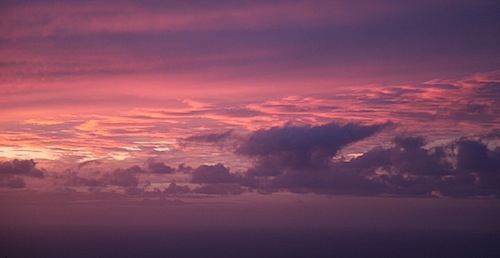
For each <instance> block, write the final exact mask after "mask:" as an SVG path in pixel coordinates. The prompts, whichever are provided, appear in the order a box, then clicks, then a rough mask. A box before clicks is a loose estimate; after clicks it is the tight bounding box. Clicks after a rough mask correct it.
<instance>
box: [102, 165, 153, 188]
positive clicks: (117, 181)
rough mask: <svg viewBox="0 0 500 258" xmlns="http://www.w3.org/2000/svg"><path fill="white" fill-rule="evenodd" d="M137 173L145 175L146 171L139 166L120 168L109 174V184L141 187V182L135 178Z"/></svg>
mask: <svg viewBox="0 0 500 258" xmlns="http://www.w3.org/2000/svg"><path fill="white" fill-rule="evenodd" d="M137 173H144V170H142V168H141V167H139V166H137V165H135V166H132V167H129V168H126V169H121V168H119V169H116V170H115V171H113V173H111V174H109V178H108V182H109V184H110V185H117V186H123V187H136V186H138V185H139V180H138V179H137V177H136V176H135V175H136V174H137Z"/></svg>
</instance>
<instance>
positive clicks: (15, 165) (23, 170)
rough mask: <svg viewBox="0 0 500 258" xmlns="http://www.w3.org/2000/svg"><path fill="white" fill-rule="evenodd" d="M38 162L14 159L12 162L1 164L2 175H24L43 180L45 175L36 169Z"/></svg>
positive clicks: (0, 171) (0, 172) (0, 173)
mask: <svg viewBox="0 0 500 258" xmlns="http://www.w3.org/2000/svg"><path fill="white" fill-rule="evenodd" d="M35 166H36V162H35V161H34V160H32V159H30V160H27V159H26V160H19V159H14V160H12V161H4V162H0V175H22V176H30V177H38V178H43V177H44V176H45V173H44V171H43V170H40V169H38V168H36V167H35Z"/></svg>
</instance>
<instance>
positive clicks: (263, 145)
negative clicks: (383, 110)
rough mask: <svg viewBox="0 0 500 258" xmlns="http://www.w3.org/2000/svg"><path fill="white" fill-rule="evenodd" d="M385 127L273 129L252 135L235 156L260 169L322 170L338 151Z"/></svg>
mask: <svg viewBox="0 0 500 258" xmlns="http://www.w3.org/2000/svg"><path fill="white" fill-rule="evenodd" d="M389 125H391V124H390V123H386V124H378V125H371V126H363V125H360V124H354V123H350V124H346V125H339V124H336V123H329V124H325V125H320V126H308V125H306V126H285V127H273V128H271V129H265V130H259V131H256V132H254V133H253V134H252V135H251V136H250V138H249V139H248V140H247V141H246V142H245V143H244V144H242V145H241V146H240V147H239V148H238V149H237V150H236V153H238V154H242V155H247V156H252V157H256V158H257V163H258V164H260V165H264V166H267V165H272V166H276V167H286V168H291V169H309V168H325V167H327V166H328V163H329V161H330V159H331V158H332V157H333V156H334V155H335V154H336V153H337V152H338V151H339V150H340V149H341V148H342V147H345V146H346V145H348V144H351V143H354V142H357V141H359V140H362V139H364V138H367V137H369V136H371V135H373V134H375V133H377V132H379V131H381V130H382V129H384V128H386V127H388V126H389Z"/></svg>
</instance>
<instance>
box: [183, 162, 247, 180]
mask: <svg viewBox="0 0 500 258" xmlns="http://www.w3.org/2000/svg"><path fill="white" fill-rule="evenodd" d="M237 181H238V177H237V176H236V175H234V174H231V173H229V168H226V167H224V165H223V164H221V163H218V164H216V165H201V166H199V167H197V168H195V169H194V171H193V174H192V178H191V183H202V184H216V183H233V182H237Z"/></svg>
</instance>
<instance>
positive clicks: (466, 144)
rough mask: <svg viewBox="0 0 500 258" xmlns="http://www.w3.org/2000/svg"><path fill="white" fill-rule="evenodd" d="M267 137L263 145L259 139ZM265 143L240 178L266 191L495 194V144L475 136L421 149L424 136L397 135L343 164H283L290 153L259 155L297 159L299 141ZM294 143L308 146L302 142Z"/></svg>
mask: <svg viewBox="0 0 500 258" xmlns="http://www.w3.org/2000/svg"><path fill="white" fill-rule="evenodd" d="M306 128H307V127H306ZM301 130H302V131H301V132H302V134H307V133H304V132H306V130H305V129H303V128H302V129H301ZM280 132H283V133H284V135H282V136H281V137H282V139H287V140H288V139H290V141H293V139H295V138H294V137H290V136H288V135H286V134H287V133H288V134H289V135H297V134H295V131H293V133H289V132H286V131H280ZM276 134H277V133H276ZM287 137H290V138H287ZM262 138H264V137H262ZM292 138H293V139H292ZM250 140H252V139H251V138H250ZM295 140H296V139H295ZM266 141H267V143H263V142H266ZM266 141H264V140H262V141H260V142H261V143H262V144H261V147H260V148H262V149H263V151H262V152H261V153H262V155H259V156H257V163H256V164H255V166H254V167H252V168H250V169H248V171H247V173H246V174H245V176H244V177H243V178H242V179H240V181H239V182H240V184H241V185H243V186H246V187H249V188H250V189H251V190H259V191H261V192H267V193H269V192H275V191H291V192H296V193H308V192H313V193H320V194H354V195H382V194H388V195H395V196H426V197H430V196H436V195H445V196H453V197H473V196H496V197H500V148H498V147H497V148H495V149H493V150H492V149H488V148H487V146H486V144H484V143H482V142H481V141H479V140H473V139H466V138H462V139H458V140H457V141H455V142H452V143H449V144H445V145H442V146H435V147H430V148H429V147H426V141H425V139H424V138H423V137H411V136H410V137H408V136H404V137H396V138H395V139H394V140H393V146H392V147H389V148H381V147H377V148H374V149H372V150H370V151H368V152H366V153H365V154H364V155H362V156H360V157H357V158H355V159H352V160H350V161H348V162H345V161H335V162H329V163H328V164H324V165H323V166H317V165H316V164H314V163H313V162H309V163H306V162H302V163H301V164H307V165H308V166H287V165H286V164H285V161H288V160H290V159H291V158H290V157H286V156H285V158H284V159H282V160H280V159H279V158H281V156H278V157H279V158H275V159H270V158H267V157H265V156H263V155H264V154H266V155H273V154H274V152H277V151H278V152H280V153H281V152H285V150H284V148H283V149H281V147H279V146H287V147H288V148H289V149H290V151H291V153H292V154H291V155H295V156H293V157H296V158H297V157H298V155H296V154H295V153H294V148H295V145H294V144H297V142H299V143H300V141H298V140H296V142H295V143H286V144H281V142H280V141H274V142H273V141H272V140H271V139H266ZM283 141H285V140H283ZM311 142H313V141H311ZM266 144H275V145H274V146H267V145H266ZM287 144H288V145H287ZM299 146H305V147H304V148H305V149H308V148H309V149H312V148H311V147H309V146H308V145H307V144H303V143H302V144H301V145H299ZM320 146H321V145H320ZM254 148H255V149H249V150H245V151H248V152H250V150H252V151H253V150H258V147H257V146H254ZM266 148H267V149H266ZM324 148H326V147H324ZM239 153H240V154H241V153H243V152H242V151H240V152H239ZM296 153H299V152H298V151H296ZM329 153H333V152H329ZM286 154H287V155H289V154H288V153H286ZM303 155H306V156H308V155H310V153H309V152H307V151H306V152H303ZM330 155H331V154H330ZM251 156H253V155H251ZM328 157H330V158H331V156H328ZM308 161H309V160H308Z"/></svg>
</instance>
